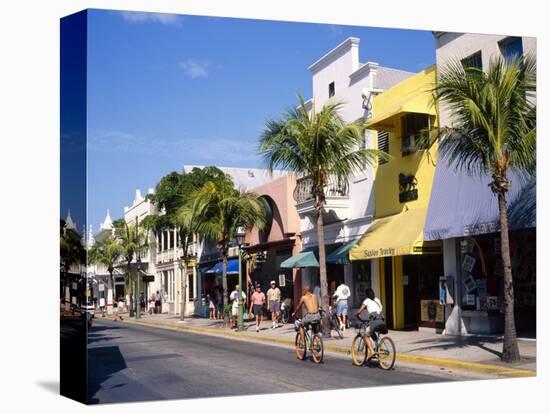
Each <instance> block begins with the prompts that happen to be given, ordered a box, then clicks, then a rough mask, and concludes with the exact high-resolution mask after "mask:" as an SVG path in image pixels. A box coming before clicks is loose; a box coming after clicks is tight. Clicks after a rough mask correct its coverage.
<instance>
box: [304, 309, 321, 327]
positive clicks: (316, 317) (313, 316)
mask: <svg viewBox="0 0 550 414" xmlns="http://www.w3.org/2000/svg"><path fill="white" fill-rule="evenodd" d="M320 320H321V315H320V314H319V312H316V313H306V314H305V316H304V317H303V318H302V322H303V323H304V324H307V323H317V322H319V321H320Z"/></svg>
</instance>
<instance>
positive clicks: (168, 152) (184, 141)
mask: <svg viewBox="0 0 550 414" xmlns="http://www.w3.org/2000/svg"><path fill="white" fill-rule="evenodd" d="M88 150H89V151H90V152H94V153H102V152H106V153H109V154H113V153H118V154H141V155H147V156H150V157H153V158H159V157H162V158H178V159H180V160H181V163H182V165H183V164H185V163H189V162H192V163H204V164H212V165H215V164H219V163H220V162H221V163H223V162H224V161H226V160H227V159H228V157H230V159H231V161H233V162H237V163H238V162H243V163H247V164H250V163H258V162H259V157H258V156H257V154H256V141H255V138H253V139H249V140H243V139H230V138H220V137H216V136H210V137H204V138H174V139H166V138H149V137H144V136H139V135H132V134H128V133H126V132H121V131H114V130H111V131H108V130H93V131H90V139H89V141H88ZM229 154H230V155H229Z"/></svg>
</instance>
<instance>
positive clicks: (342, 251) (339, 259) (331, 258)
mask: <svg viewBox="0 0 550 414" xmlns="http://www.w3.org/2000/svg"><path fill="white" fill-rule="evenodd" d="M356 243H357V240H352V241H349V242H347V243H344V244H343V245H341V246H340V247H338V248H337V249H336V250H334V251H333V252H332V253H331V254H329V255H328V256H327V260H326V261H327V263H334V264H342V265H344V264H351V261H350V260H349V257H348V255H349V251H350V250H351V248H352V247H353V246H355V244H356Z"/></svg>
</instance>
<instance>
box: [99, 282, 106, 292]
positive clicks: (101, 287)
mask: <svg viewBox="0 0 550 414" xmlns="http://www.w3.org/2000/svg"><path fill="white" fill-rule="evenodd" d="M98 289H99V291H100V292H103V291H104V290H105V285H104V284H103V283H100V284H99V285H98Z"/></svg>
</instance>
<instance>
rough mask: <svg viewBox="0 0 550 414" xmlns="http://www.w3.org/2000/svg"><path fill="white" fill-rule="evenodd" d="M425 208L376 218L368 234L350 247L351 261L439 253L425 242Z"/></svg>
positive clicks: (433, 244) (437, 245)
mask: <svg viewBox="0 0 550 414" xmlns="http://www.w3.org/2000/svg"><path fill="white" fill-rule="evenodd" d="M425 221H426V209H425V208H417V209H410V210H407V211H404V212H402V213H399V214H394V215H392V216H388V217H383V218H379V219H375V220H374V221H373V223H372V224H371V225H370V227H369V229H368V230H367V232H366V233H365V234H364V235H363V236H362V237H361V238H360V239H359V241H358V242H357V244H356V245H355V246H353V247H352V249H351V250H350V253H349V258H350V259H351V260H368V259H374V258H378V257H387V256H403V255H409V254H426V253H440V252H441V247H440V244H439V243H437V242H426V241H424V222H425Z"/></svg>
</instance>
